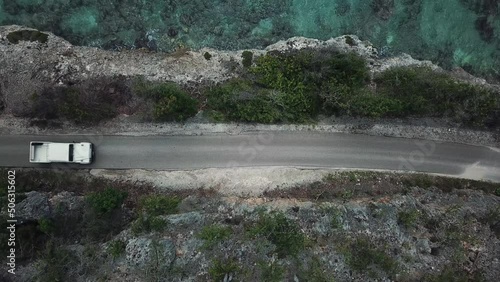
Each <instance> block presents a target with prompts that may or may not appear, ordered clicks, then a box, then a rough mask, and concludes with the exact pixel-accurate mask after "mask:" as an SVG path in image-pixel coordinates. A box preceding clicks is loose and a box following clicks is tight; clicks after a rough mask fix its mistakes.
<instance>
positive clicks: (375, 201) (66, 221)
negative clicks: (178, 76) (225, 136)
mask: <svg viewBox="0 0 500 282" xmlns="http://www.w3.org/2000/svg"><path fill="white" fill-rule="evenodd" d="M17 174H18V177H17V179H18V182H19V183H18V189H19V192H18V195H17V197H18V199H19V203H18V204H17V209H18V217H19V219H20V220H21V221H22V222H23V224H21V225H20V226H19V227H18V230H17V232H18V238H19V245H18V246H19V251H18V255H19V257H18V259H19V260H18V261H19V263H18V268H17V272H16V273H17V275H16V276H15V278H14V279H13V278H12V276H6V275H5V273H2V275H4V276H3V280H2V281H496V278H495V277H498V276H499V275H500V273H499V269H500V260H499V257H500V241H499V235H500V197H499V195H500V186H498V185H495V184H491V183H482V182H474V181H465V180H454V179H448V178H435V177H429V176H424V175H402V174H393V173H371V172H369V173H366V172H331V173H329V174H326V175H323V176H321V175H317V176H316V177H311V178H310V179H307V180H306V181H302V182H301V183H288V184H285V185H283V186H280V187H278V188H276V187H275V186H273V185H268V189H263V190H261V192H256V193H253V194H251V195H246V196H244V195H241V194H240V195H235V193H232V192H231V191H230V189H227V188H228V187H225V185H224V184H223V183H221V184H219V185H218V186H214V187H210V186H207V187H204V188H193V187H185V189H179V187H177V189H176V190H169V189H167V190H165V189H161V190H158V189H157V188H154V186H151V185H150V184H148V183H147V182H137V181H133V180H131V181H125V182H123V181H109V180H105V179H103V178H100V177H95V176H90V175H88V174H87V173H85V172H78V173H76V174H75V173H73V174H72V175H71V176H69V175H68V172H64V171H60V172H48V171H45V172H44V171H36V170H18V172H17ZM240 185H241V186H243V187H246V188H247V189H251V188H252V187H253V183H250V182H242V183H240ZM21 192H22V193H21ZM21 195H22V196H21ZM2 234H3V233H2ZM2 236H3V235H2ZM56 279H59V280H56Z"/></svg>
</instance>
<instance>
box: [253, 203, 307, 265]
mask: <svg viewBox="0 0 500 282" xmlns="http://www.w3.org/2000/svg"><path fill="white" fill-rule="evenodd" d="M249 234H250V235H251V236H262V237H264V238H266V239H267V240H269V241H270V242H271V243H273V244H274V245H275V246H276V251H277V253H278V255H279V256H280V257H284V256H287V255H292V256H295V255H297V254H298V253H299V252H300V251H301V250H303V249H304V248H305V241H306V238H305V236H304V234H303V233H302V231H301V230H300V227H299V226H298V225H297V224H296V223H295V222H293V221H291V220H290V219H288V218H286V217H285V215H284V214H283V213H271V214H261V215H260V217H259V220H258V221H257V222H256V223H255V225H254V226H253V227H252V228H251V229H250V230H249Z"/></svg>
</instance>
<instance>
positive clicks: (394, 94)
mask: <svg viewBox="0 0 500 282" xmlns="http://www.w3.org/2000/svg"><path fill="white" fill-rule="evenodd" d="M374 81H375V82H376V83H377V92H378V93H379V94H380V95H385V96H387V97H390V98H391V99H395V100H397V101H399V103H401V105H402V107H401V110H400V111H399V113H398V115H399V116H425V117H427V116H433V117H444V118H451V119H453V120H455V121H458V122H462V123H464V124H467V125H473V126H485V125H487V124H489V123H492V122H493V120H494V119H495V117H496V115H497V114H498V111H499V110H500V95H499V93H495V92H493V91H492V90H488V89H486V88H483V87H481V86H477V85H472V84H467V83H463V82H458V81H456V80H455V79H454V78H452V77H451V76H449V75H447V74H443V73H438V72H435V71H433V70H432V69H430V68H427V67H417V68H415V67H395V68H391V69H388V70H386V71H384V72H382V73H381V74H379V75H378V76H377V77H375V79H374ZM493 123H494V122H493Z"/></svg>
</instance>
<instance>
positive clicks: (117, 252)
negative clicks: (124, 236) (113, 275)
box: [108, 240, 126, 259]
mask: <svg viewBox="0 0 500 282" xmlns="http://www.w3.org/2000/svg"><path fill="white" fill-rule="evenodd" d="M125 247H126V244H125V242H123V241H122V240H114V241H112V242H111V243H110V244H109V247H108V252H109V254H110V255H111V257H112V258H113V259H116V258H118V257H120V256H121V255H122V254H124V253H125Z"/></svg>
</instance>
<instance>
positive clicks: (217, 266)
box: [208, 259, 240, 281]
mask: <svg viewBox="0 0 500 282" xmlns="http://www.w3.org/2000/svg"><path fill="white" fill-rule="evenodd" d="M239 271H240V267H239V266H238V264H237V263H236V262H235V261H234V260H231V259H229V260H225V261H222V260H218V259H215V260H214V261H213V263H212V266H211V267H210V268H209V269H208V274H210V277H211V278H212V280H213V281H230V279H229V277H233V279H234V276H236V274H237V273H238V272H239Z"/></svg>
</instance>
